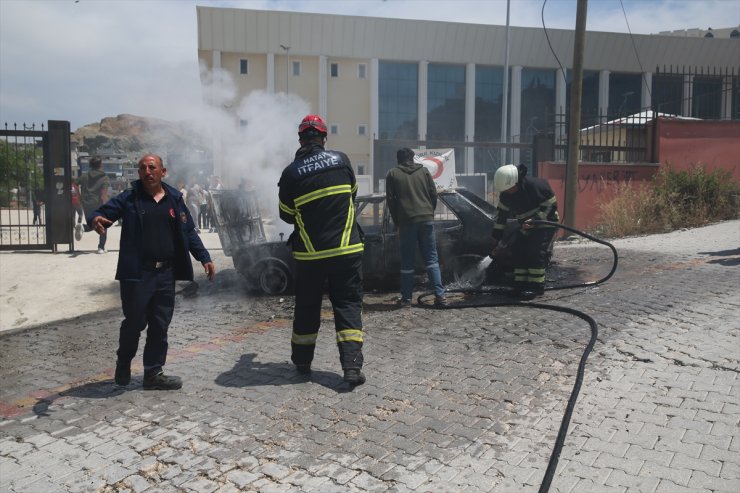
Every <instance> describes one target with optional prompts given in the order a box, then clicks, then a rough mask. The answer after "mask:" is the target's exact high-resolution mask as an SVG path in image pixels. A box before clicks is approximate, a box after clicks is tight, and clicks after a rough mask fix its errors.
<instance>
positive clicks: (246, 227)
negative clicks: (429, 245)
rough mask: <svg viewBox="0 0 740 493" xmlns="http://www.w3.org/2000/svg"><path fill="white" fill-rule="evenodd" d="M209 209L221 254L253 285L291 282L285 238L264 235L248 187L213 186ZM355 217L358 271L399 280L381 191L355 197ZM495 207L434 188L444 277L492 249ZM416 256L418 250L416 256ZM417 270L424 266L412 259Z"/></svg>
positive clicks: (281, 286)
mask: <svg viewBox="0 0 740 493" xmlns="http://www.w3.org/2000/svg"><path fill="white" fill-rule="evenodd" d="M213 198H214V200H213V203H214V215H215V218H216V221H217V224H218V234H219V237H220V239H221V244H222V245H223V248H224V254H226V255H228V256H231V257H232V259H233V261H234V267H235V268H236V270H237V271H238V272H239V273H240V274H242V275H243V276H244V277H245V278H246V280H247V281H248V283H249V285H250V286H251V287H252V288H253V289H255V290H256V291H261V292H263V293H267V294H272V295H276V294H283V293H288V292H290V290H291V289H292V286H293V276H294V272H295V269H294V260H293V256H292V252H291V249H290V246H289V245H288V242H287V241H286V239H281V240H280V241H268V239H267V238H266V236H265V230H264V226H263V223H262V219H261V217H260V215H259V207H258V204H257V198H256V196H255V195H254V193H253V192H245V191H235V190H222V191H218V192H214V196H213ZM355 206H356V212H355V218H356V220H357V222H358V223H359V224H360V226H361V228H362V230H363V232H364V243H365V252H364V255H363V275H364V280H365V285H366V287H373V286H378V287H380V286H384V287H385V286H388V287H390V286H393V287H397V286H398V280H399V275H400V274H399V272H400V248H399V237H398V229H397V227H396V225H395V224H394V223H393V220H392V218H391V215H390V213H389V211H388V206H387V204H386V200H385V194H373V195H366V196H360V197H357V200H356V204H355ZM495 219H496V209H495V207H494V206H493V205H491V204H489V203H488V202H486V201H485V200H483V199H482V198H480V197H478V196H477V195H475V194H474V193H472V192H470V191H469V190H466V189H463V188H457V189H449V190H441V191H439V193H438V201H437V209H436V211H435V219H434V228H435V235H436V238H437V252H438V255H439V264H440V268H441V269H442V275H443V278H444V279H445V282H451V281H453V280H456V279H458V278H459V276H461V275H462V274H463V273H465V272H467V271H468V270H469V269H470V268H471V266H473V265H475V264H477V263H479V262H480V260H481V259H482V258H484V257H485V256H486V255H488V253H489V252H490V250H491V231H492V229H493V225H494V222H495ZM417 258H418V256H417ZM416 269H417V271H418V273H419V274H423V273H424V272H425V271H424V266H423V265H422V264H421V262H420V260H419V261H418V263H417V265H416Z"/></svg>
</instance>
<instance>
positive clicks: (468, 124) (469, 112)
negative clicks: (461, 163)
mask: <svg viewBox="0 0 740 493" xmlns="http://www.w3.org/2000/svg"><path fill="white" fill-rule="evenodd" d="M465 142H475V64H474V63H468V64H467V65H466V66H465ZM464 169H465V173H466V174H473V173H474V172H475V148H473V147H466V148H465V168H464Z"/></svg>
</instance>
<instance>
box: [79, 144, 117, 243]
mask: <svg viewBox="0 0 740 493" xmlns="http://www.w3.org/2000/svg"><path fill="white" fill-rule="evenodd" d="M102 168H103V160H102V159H100V157H98V156H93V157H92V158H90V171H88V172H87V173H85V174H83V175H82V176H81V177H80V198H81V200H82V209H83V210H84V212H85V216H86V217H87V222H88V223H89V222H90V217H91V214H92V212H93V211H94V210H95V209H97V208H98V207H100V206H101V205H103V204H105V203H106V202H107V201H108V188H109V187H110V178H108V175H106V174H105V173H104V172H103V170H102ZM107 239H108V235H107V234H106V232H105V230H103V232H102V234H101V235H100V237H99V238H98V253H100V254H103V253H105V242H106V240H107Z"/></svg>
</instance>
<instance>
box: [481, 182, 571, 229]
mask: <svg viewBox="0 0 740 493" xmlns="http://www.w3.org/2000/svg"><path fill="white" fill-rule="evenodd" d="M517 185H518V186H517V191H516V192H514V193H502V194H499V199H498V207H497V209H498V216H497V218H496V224H495V225H494V226H493V237H494V238H495V239H496V240H501V237H502V236H503V233H504V229H505V228H506V221H507V220H509V219H516V220H518V221H519V222H520V223H521V222H524V221H526V220H527V219H539V220H544V221H552V222H559V221H560V218H559V217H558V203H557V199H556V198H555V194H554V193H553V191H552V188H550V185H549V184H548V183H547V181H545V180H543V179H541V178H531V177H529V176H524V177H521V179H520V180H519V183H517ZM540 227H547V226H546V225H545V226H535V228H540ZM522 233H525V231H522Z"/></svg>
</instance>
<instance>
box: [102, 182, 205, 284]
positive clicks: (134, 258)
mask: <svg viewBox="0 0 740 493" xmlns="http://www.w3.org/2000/svg"><path fill="white" fill-rule="evenodd" d="M162 187H164V189H165V196H164V199H162V200H166V201H167V203H168V205H169V208H170V218H171V220H170V221H169V226H170V228H172V234H173V240H174V246H175V256H174V258H173V259H172V271H173V273H174V275H175V279H176V280H178V281H192V280H193V264H192V262H191V261H190V255H189V253H190V254H192V255H193V257H195V259H196V260H198V261H199V262H201V263H203V264H205V263H207V262H210V261H211V256H210V255H209V253H208V250H206V248H205V247H204V246H203V242H202V241H201V239H200V237H199V236H198V233H196V232H195V223H194V222H193V218H192V217H191V216H190V212H189V211H188V208H187V206H186V205H185V201H184V200H183V198H182V194H181V193H180V192H178V191H177V190H176V189H175V188H173V187H171V186H169V185H168V184H166V183H164V182H162ZM146 193H147V192H146V191H145V190H144V187H143V185H142V184H141V180H136V181H134V182H132V183H131V186H130V187H129V188H128V189H126V190H124V191H123V192H121V193H120V194H118V195H116V196H115V197H113V198H112V199H110V200H109V201H108V202H106V203H105V204H103V205H101V206H100V207H98V208H97V209H96V210H95V211H93V212H92V213H91V214H90V217H89V220H88V225H90V226H91V227H92V221H93V219H95V217H97V216H103V217H105V218H107V219H110V220H111V221H113V222H116V221H118V220H119V219H121V220H122V225H121V251H120V252H119V254H118V268H117V269H116V279H118V280H119V281H131V280H140V279H141V273H142V270H143V268H144V259H143V258H142V252H143V251H144V247H143V243H144V241H146V239H145V238H144V237H143V235H142V231H143V229H144V225H143V218H142V214H143V213H144V211H143V208H142V202H141V200H142V197H143V196H144V194H146Z"/></svg>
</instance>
